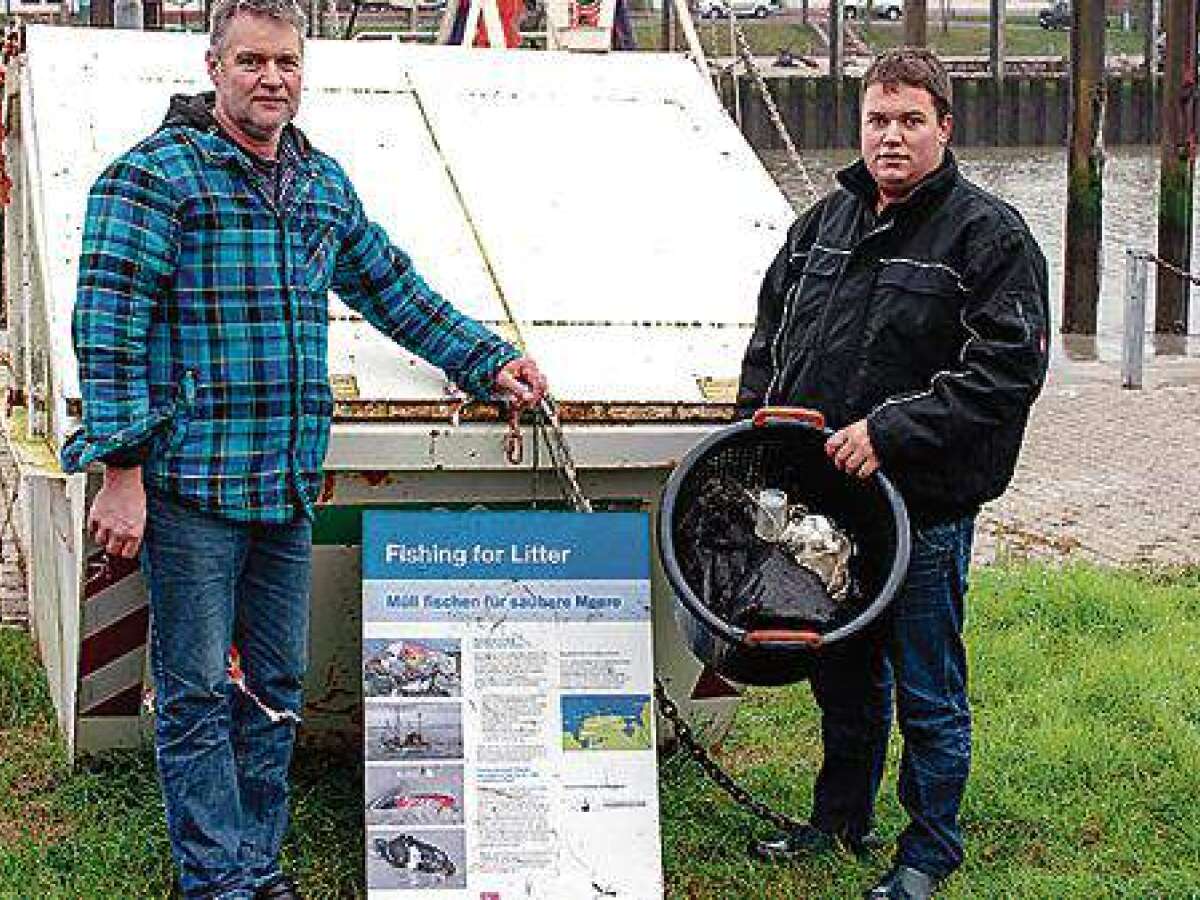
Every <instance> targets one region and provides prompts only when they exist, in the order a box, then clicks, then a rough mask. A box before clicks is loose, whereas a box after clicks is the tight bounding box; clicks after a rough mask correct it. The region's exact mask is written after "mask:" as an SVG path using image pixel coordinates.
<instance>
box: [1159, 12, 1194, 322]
mask: <svg viewBox="0 0 1200 900" xmlns="http://www.w3.org/2000/svg"><path fill="white" fill-rule="evenodd" d="M1163 24H1164V25H1166V31H1167V47H1166V59H1165V61H1164V65H1163V80H1162V143H1161V145H1160V146H1161V157H1160V158H1161V161H1162V165H1161V168H1160V170H1159V171H1160V175H1159V186H1158V255H1159V256H1160V257H1162V258H1163V259H1165V260H1166V261H1167V262H1169V263H1171V264H1173V265H1175V266H1178V267H1179V268H1180V269H1182V270H1184V271H1185V272H1186V271H1190V270H1191V263H1192V184H1193V181H1194V176H1195V164H1196V96H1195V93H1196V0H1163ZM1156 287H1157V292H1156V301H1155V305H1154V306H1155V308H1154V331H1155V333H1156V334H1186V333H1187V326H1188V296H1189V293H1190V287H1191V285H1190V284H1189V282H1188V281H1187V280H1185V279H1183V278H1180V277H1179V276H1178V275H1176V274H1174V273H1171V272H1169V271H1167V270H1165V269H1163V268H1162V267H1161V266H1160V267H1159V269H1158V279H1157V284H1156Z"/></svg>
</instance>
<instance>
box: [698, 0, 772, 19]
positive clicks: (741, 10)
mask: <svg viewBox="0 0 1200 900" xmlns="http://www.w3.org/2000/svg"><path fill="white" fill-rule="evenodd" d="M781 6H782V0H701V2H700V5H699V11H700V16H701V17H702V18H705V19H724V18H725V17H726V16H728V15H729V10H730V9H731V8H732V9H733V14H734V15H735V16H737V17H738V18H739V19H744V18H747V17H751V16H752V17H754V18H755V19H765V18H766V17H767V16H769V15H771V14H772V13H777V12H779V10H780V8H781Z"/></svg>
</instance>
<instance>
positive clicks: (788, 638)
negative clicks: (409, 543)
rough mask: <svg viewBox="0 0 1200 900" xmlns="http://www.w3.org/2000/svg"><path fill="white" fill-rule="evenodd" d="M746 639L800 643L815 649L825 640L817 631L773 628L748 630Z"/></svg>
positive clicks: (746, 640) (760, 642) (774, 642)
mask: <svg viewBox="0 0 1200 900" xmlns="http://www.w3.org/2000/svg"><path fill="white" fill-rule="evenodd" d="M744 640H745V642H746V643H747V644H767V643H773V644H800V645H801V646H804V647H811V648H813V649H816V648H817V647H820V646H821V644H822V643H823V642H824V638H823V637H822V636H821V635H820V634H818V633H817V632H815V631H787V630H785V629H772V628H766V629H763V630H761V631H747V632H746V637H745V638H744Z"/></svg>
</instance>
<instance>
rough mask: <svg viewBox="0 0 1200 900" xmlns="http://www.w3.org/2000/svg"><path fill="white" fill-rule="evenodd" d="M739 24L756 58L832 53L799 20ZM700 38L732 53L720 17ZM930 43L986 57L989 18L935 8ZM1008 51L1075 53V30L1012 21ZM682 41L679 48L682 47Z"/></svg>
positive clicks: (874, 41)
mask: <svg viewBox="0 0 1200 900" xmlns="http://www.w3.org/2000/svg"><path fill="white" fill-rule="evenodd" d="M738 24H739V25H740V26H741V27H742V30H743V31H745V33H746V39H747V40H748V41H749V42H750V47H751V49H752V51H753V52H754V54H755V55H756V56H773V55H775V54H776V53H778V52H779V50H780V48H783V47H787V48H788V49H790V50H791V51H792V52H793V53H804V54H814V55H818V56H821V55H824V54H826V53H827V52H828V51H827V50H826V48H825V45H824V44H823V43H822V42H821V41H820V39H819V38H818V36H817V34H816V32H814V31H813V30H812V29H811V28H809V27H808V26H807V25H801V24H800V23H799V22H798V21H796V20H794V19H790V18H789V19H773V20H768V21H766V22H755V21H748V20H745V19H740V20H739V21H738ZM855 28H856V29H857V30H858V33H859V34H860V35H861V36H862V37H863V40H865V41H866V43H867V44H868V46H870V47H872V48H873V49H874V50H876V51H878V50H883V49H886V48H888V47H895V46H897V45H899V44H900V43H901V42H902V41H903V39H904V25H903V23H899V22H884V21H880V20H876V21H873V22H871V23H870V24H869V25H864V24H856V25H855ZM635 31H636V33H637V41H638V48H639V49H642V50H657V49H659V44H660V26H659V25H658V24H657V23H654V22H651V21H649V20H646V19H640V20H638V21H637V24H636V26H635ZM696 31H697V33H698V34H699V35H700V42H701V43H702V44H703V45H704V50H705V52H706V53H708V54H709V55H715V56H729V55H730V52H729V23H728V21H726V20H721V21H715V22H713V21H706V20H699V19H698V20H697V21H696ZM928 36H929V45H930V46H931V47H932V48H933V49H935V50H936V51H937V52H938V53H941V54H944V55H946V56H979V55H982V56H986V55H987V53H988V27H987V24H986V22H984V23H978V22H972V23H970V24H967V23H964V22H958V23H952V24H951V25H950V27H949V28H948V29H946V30H945V31H943V30H942V28H941V23H940V21H939V20H938V19H937V17H936V15H935V14H934V12H933V10H931V11H930V16H929V30H928ZM1004 40H1005V52H1006V53H1007V54H1008V55H1009V56H1063V57H1067V56H1070V53H1071V33H1070V32H1069V31H1046V30H1044V29H1043V28H1041V27H1040V26H1039V25H1038V24H1037V23H1036V22H1015V23H1014V22H1012V21H1010V22H1009V23H1008V25H1007V26H1006V28H1005V31H1004ZM682 46H683V44H682V39H680V40H679V42H678V43H677V47H682ZM1143 49H1144V46H1143V41H1142V33H1141V32H1140V31H1137V30H1134V31H1129V32H1125V31H1121V30H1120V29H1118V28H1111V29H1109V31H1108V46H1107V53H1108V54H1109V55H1114V54H1121V53H1124V54H1134V55H1138V56H1140V55H1141V53H1142V51H1143Z"/></svg>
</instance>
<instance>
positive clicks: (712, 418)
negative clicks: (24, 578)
mask: <svg viewBox="0 0 1200 900" xmlns="http://www.w3.org/2000/svg"><path fill="white" fill-rule="evenodd" d="M733 413H734V405H733V404H732V403H669V402H654V401H644V402H643V401H625V402H620V403H612V402H606V401H599V400H597V401H579V400H573V401H559V402H558V414H559V418H560V419H561V420H562V421H563V422H569V423H573V424H597V425H605V424H607V425H625V424H659V423H663V422H692V423H699V424H704V423H723V422H728V421H730V420H731V419H732V418H733ZM67 415H69V416H73V417H75V418H80V417H82V415H83V404H82V402H81V401H80V400H79V399H77V398H72V399H68V400H67ZM504 417H505V416H504V413H503V412H502V411H501V408H500V407H498V406H496V405H495V404H492V403H467V404H462V403H459V402H456V401H453V400H361V399H360V400H337V401H335V402H334V407H333V421H335V422H452V421H460V422H499V421H501V420H502V419H504Z"/></svg>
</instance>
